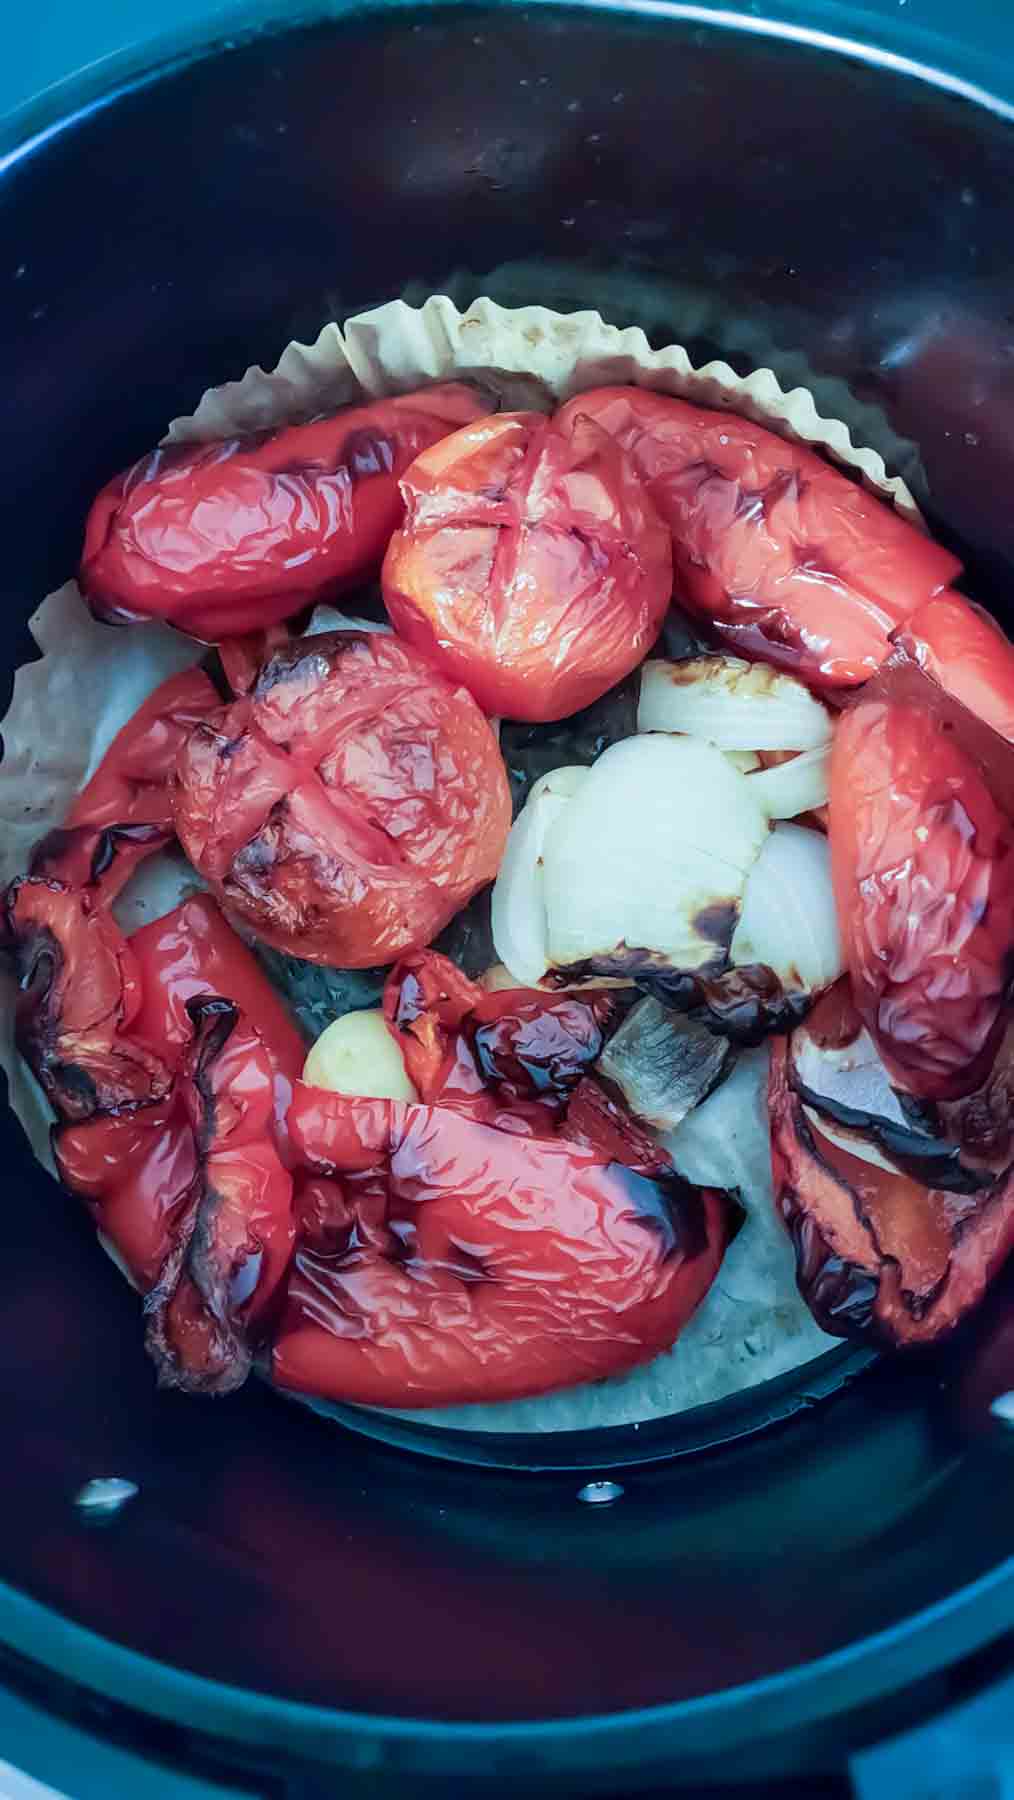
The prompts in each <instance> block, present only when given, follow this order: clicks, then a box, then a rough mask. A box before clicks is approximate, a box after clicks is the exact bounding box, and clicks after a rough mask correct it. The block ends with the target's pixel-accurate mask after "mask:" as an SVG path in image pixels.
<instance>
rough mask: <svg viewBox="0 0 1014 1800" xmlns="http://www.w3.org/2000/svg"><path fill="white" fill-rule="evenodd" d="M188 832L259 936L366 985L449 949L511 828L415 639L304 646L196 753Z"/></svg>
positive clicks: (185, 757)
mask: <svg viewBox="0 0 1014 1800" xmlns="http://www.w3.org/2000/svg"><path fill="white" fill-rule="evenodd" d="M175 813H176V827H177V831H178V834H179V837H180V841H181V842H182V844H183V847H184V849H185V850H186V852H187V854H188V856H189V857H190V859H191V861H192V862H193V863H194V864H195V866H196V867H197V868H198V869H199V870H200V872H201V874H202V875H203V876H204V877H205V879H206V880H207V881H208V882H209V883H210V884H211V886H212V888H213V889H214V890H215V892H216V893H217V894H218V896H219V897H220V899H221V900H222V901H223V902H224V903H225V904H226V905H227V906H228V907H229V908H230V909H231V910H232V911H233V912H234V913H236V914H238V915H239V917H240V918H242V919H244V920H245V921H246V922H247V924H249V925H250V926H251V927H252V929H253V930H254V931H256V932H257V933H258V935H259V936H261V937H263V938H264V939H266V941H267V942H268V943H271V944H274V945H276V946H277V947H278V948H279V949H281V950H286V951H289V952H291V953H292V954H293V955H295V956H301V957H304V958H306V959H307V960H308V961H310V962H321V963H328V964H331V965H334V966H337V967H345V968H362V967H367V966H370V965H372V964H375V963H383V962H390V961H393V960H394V958H395V957H396V956H398V955H400V954H401V953H402V952H403V951H406V950H410V949H415V948H418V947H419V946H421V945H423V944H426V943H428V942H429V941H430V939H431V938H433V937H435V936H436V934H437V932H439V931H440V930H441V929H442V927H443V926H444V925H446V924H447V922H448V920H449V919H451V918H452V917H453V915H454V914H455V913H456V912H458V911H459V910H460V908H461V907H463V906H464V905H465V904H466V903H467V901H468V900H470V899H471V897H472V895H473V894H474V893H475V892H476V891H477V889H478V888H480V887H482V886H484V884H485V883H486V882H488V881H491V880H492V879H493V876H494V875H495V874H496V872H497V869H498V868H499V865H500V860H501V857H502V855H503V850H504V845H505V843H506V839H507V832H508V829H509V826H510V814H511V807H510V794H509V790H508V784H507V776H506V773H505V770H504V766H503V760H502V758H501V756H500V751H499V748H498V746H497V742H496V738H495V737H494V735H493V732H492V731H491V729H490V726H489V724H488V723H487V721H486V719H485V718H484V717H483V715H482V713H481V712H480V711H479V708H478V707H477V706H476V704H475V702H474V700H473V699H472V698H471V696H470V695H469V694H468V693H466V692H465V690H464V689H463V688H456V687H453V686H452V685H451V684H450V682H448V681H447V680H445V678H444V677H443V676H442V675H439V674H437V673H436V672H435V671H434V670H433V669H431V668H430V667H429V665H428V664H427V663H426V662H425V661H424V660H423V658H421V657H420V656H418V655H417V654H416V653H415V652H414V651H412V650H411V649H409V648H408V647H407V646H406V645H404V644H402V643H400V642H399V641H398V639H397V638H394V637H392V636H388V635H384V634H382V633H379V632H377V633H370V634H362V635H360V634H356V633H351V632H337V633H334V634H329V635H326V636H321V637H314V638H304V639H299V640H297V641H296V642H294V643H293V644H291V645H289V646H287V647H286V648H285V649H283V650H280V651H279V652H278V653H277V654H276V655H275V656H274V657H273V658H272V659H271V661H270V662H268V663H267V664H266V666H265V667H264V669H263V670H262V672H261V675H260V677H259V679H258V682H257V685H256V687H255V688H254V690H253V692H252V694H251V695H249V696H248V697H246V698H244V699H241V700H238V701H236V702H235V703H234V704H233V705H232V706H230V707H227V708H223V709H222V710H221V712H220V713H219V714H218V715H216V716H215V717H214V718H213V719H211V720H209V721H208V722H207V723H206V724H204V725H199V726H197V727H196V729H195V730H194V731H193V732H192V733H191V736H190V738H189V740H188V741H187V743H186V744H185V745H184V748H183V750H182V752H181V754H180V758H179V762H178V764H177V770H176V788H175Z"/></svg>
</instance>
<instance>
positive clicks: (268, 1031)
mask: <svg viewBox="0 0 1014 1800" xmlns="http://www.w3.org/2000/svg"><path fill="white" fill-rule="evenodd" d="M129 953H130V955H131V957H132V958H133V960H134V963H135V965H136V972H137V975H138V978H139V990H140V995H141V998H140V1004H139V1006H138V1007H137V1010H136V1012H135V1013H134V1016H133V1019H132V1021H131V1029H130V1041H131V1042H132V1043H133V1042H136V1041H142V1042H144V1043H145V1044H150V1045H157V1046H158V1048H159V1051H160V1053H161V1056H162V1058H163V1059H164V1061H165V1063H166V1065H167V1067H169V1068H171V1069H174V1070H179V1068H180V1066H181V1064H182V1062H183V1061H184V1059H185V1056H186V1055H187V1054H188V1053H189V1049H190V1045H191V1043H192V1040H193V1035H194V1026H193V1019H192V1017H191V1013H190V1006H191V1004H192V1003H193V1002H195V1001H198V1000H210V999H211V998H212V997H223V996H224V998H225V999H226V1000H228V1001H231V1002H232V1003H233V1005H234V1006H236V1007H238V1008H239V1009H240V1011H241V1013H242V1016H243V1021H244V1030H245V1031H246V1032H247V1034H248V1035H249V1031H250V1029H251V1028H252V1030H253V1031H255V1032H256V1034H257V1039H258V1045H259V1048H258V1052H257V1058H258V1059H259V1058H260V1057H261V1056H266V1057H267V1059H268V1061H269V1063H270V1065H271V1071H272V1083H273V1088H274V1122H273V1129H272V1134H271V1135H272V1141H273V1143H274V1145H275V1148H276V1149H277V1151H278V1154H279V1156H280V1157H281V1158H282V1160H283V1161H284V1162H287V1161H288V1160H289V1155H290V1152H289V1143H288V1131H287V1126H286V1114H287V1112H288V1109H289V1104H290V1101H291V1099H292V1092H293V1087H294V1085H295V1083H296V1081H297V1080H298V1079H299V1074H300V1070H301V1069H302V1065H303V1059H304V1056H305V1048H304V1045H303V1040H302V1038H301V1036H300V1034H299V1032H298V1031H297V1029H296V1027H295V1025H294V1024H293V1022H292V1020H291V1019H290V1017H289V1015H288V1013H287V1012H286V1010H285V1007H284V1005H283V1003H282V1001H281V1000H280V999H279V997H278V995H277V993H276V992H275V990H274V988H273V987H272V986H271V983H270V982H269V981H268V979H267V977H266V976H265V975H264V974H263V973H262V972H261V969H260V967H259V965H258V963H257V961H256V958H255V957H254V956H253V955H252V954H251V952H250V951H249V950H248V949H247V948H246V945H245V944H243V943H242V942H241V940H240V939H239V938H238V937H237V936H236V934H235V932H234V931H232V930H231V928H230V927H229V926H228V925H227V924H226V922H225V920H224V919H223V918H222V915H221V913H220V912H219V911H218V908H217V907H216V905H215V903H214V901H213V900H211V899H210V898H209V897H208V895H206V894H199V895H195V897H194V898H193V899H191V900H187V901H185V902H184V903H183V905H182V906H179V907H177V908H176V910H175V911H174V912H171V913H168V914H167V915H166V916H165V918H162V919H156V920H154V921H153V923H152V924H151V925H145V926H144V927H143V928H142V929H141V930H140V931H137V932H135V933H134V935H133V936H132V937H131V938H130V940H129ZM237 1041H240V1040H239V1038H238V1037H237ZM257 1068H259V1061H258V1060H257V1059H255V1067H254V1076H255V1079H259V1077H258V1076H257ZM54 1153H55V1155H56V1160H57V1164H58V1166H59V1169H60V1176H61V1179H62V1181H63V1182H64V1185H65V1186H67V1187H69V1188H71V1189H72V1190H73V1192H75V1193H78V1194H81V1195H82V1197H83V1198H84V1199H86V1200H87V1201H88V1202H89V1204H90V1206H91V1209H92V1211H93V1214H94V1216H95V1222H96V1225H97V1227H98V1229H99V1230H100V1231H101V1232H102V1234H103V1236H104V1237H105V1238H106V1240H107V1241H108V1243H109V1244H110V1245H111V1246H112V1248H113V1249H114V1250H115V1252H116V1254H117V1256H118V1258H119V1260H120V1261H121V1262H122V1263H123V1264H124V1265H125V1266H126V1267H127V1269H128V1271H129V1273H130V1276H131V1279H132V1280H133V1282H134V1284H135V1286H137V1287H139V1288H140V1289H141V1290H142V1292H145V1293H147V1291H148V1290H149V1289H150V1288H151V1287H153V1286H154V1284H155V1282H156V1280H157V1279H158V1276H159V1273H160V1271H161V1269H162V1267H163V1265H164V1263H165V1261H166V1259H167V1257H168V1256H169V1253H170V1250H171V1249H172V1246H173V1243H174V1241H175V1232H176V1226H177V1222H178V1219H179V1215H180V1213H181V1210H182V1208H183V1204H184V1202H185V1201H186V1200H187V1198H188V1195H189V1192H190V1188H191V1184H192V1182H193V1179H194V1175H195V1171H196V1166H197V1152H196V1149H195V1146H194V1133H193V1129H192V1127H191V1124H190V1119H189V1115H188V1112H187V1109H186V1106H185V1104H184V1102H183V1097H182V1088H181V1082H180V1080H179V1079H178V1080H177V1081H176V1083H175V1086H174V1087H173V1089H172V1091H171V1092H170V1093H169V1094H167V1095H166V1096H165V1098H163V1099H161V1100H160V1101H158V1102H157V1103H156V1104H153V1105H150V1106H142V1107H139V1108H137V1109H136V1110H132V1111H130V1112H129V1113H126V1114H124V1113H123V1112H122V1111H121V1112H118V1113H112V1114H106V1115H102V1116H97V1117H93V1118H90V1119H89V1120H87V1122H85V1123H83V1124H80V1125H76V1126H73V1127H68V1128H66V1129H64V1130H60V1131H57V1132H56V1133H55V1135H54Z"/></svg>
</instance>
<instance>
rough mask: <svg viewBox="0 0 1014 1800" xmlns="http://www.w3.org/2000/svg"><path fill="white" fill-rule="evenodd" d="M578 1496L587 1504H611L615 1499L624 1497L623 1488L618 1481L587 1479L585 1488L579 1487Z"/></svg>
mask: <svg viewBox="0 0 1014 1800" xmlns="http://www.w3.org/2000/svg"><path fill="white" fill-rule="evenodd" d="M577 1497H578V1499H579V1500H583V1501H584V1502H585V1505H586V1506H611V1505H612V1504H613V1501H614V1500H621V1499H622V1498H623V1488H622V1487H621V1485H620V1483H619V1482H618V1481H586V1482H585V1484H584V1487H583V1488H578V1490H577Z"/></svg>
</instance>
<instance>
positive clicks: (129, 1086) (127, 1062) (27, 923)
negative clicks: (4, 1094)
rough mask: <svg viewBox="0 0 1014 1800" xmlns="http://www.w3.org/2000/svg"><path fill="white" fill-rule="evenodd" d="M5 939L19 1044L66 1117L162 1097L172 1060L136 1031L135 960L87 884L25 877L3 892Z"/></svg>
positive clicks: (138, 989) (86, 1115) (137, 990)
mask: <svg viewBox="0 0 1014 1800" xmlns="http://www.w3.org/2000/svg"><path fill="white" fill-rule="evenodd" d="M3 938H4V942H5V946H6V948H7V949H8V950H9V952H10V954H11V956H12V959H13V963H14V970H15V975H16V977H17V982H18V989H19V992H18V998H17V1010H16V1021H15V1030H16V1036H17V1043H18V1049H19V1050H20V1052H21V1054H22V1056H23V1057H24V1059H25V1061H26V1062H27V1063H28V1065H29V1067H30V1068H31V1069H32V1070H33V1072H34V1074H35V1076H36V1079H37V1080H38V1082H39V1083H40V1085H41V1087H42V1088H43V1090H44V1092H45V1094H46V1096H47V1098H48V1099H49V1101H50V1102H51V1104H52V1105H53V1107H54V1108H55V1110H56V1111H57V1113H58V1114H59V1115H60V1116H61V1117H62V1118H65V1119H86V1118H89V1117H90V1116H91V1115H92V1114H93V1113H96V1112H113V1111H116V1110H118V1109H119V1108H122V1107H133V1106H136V1105H138V1104H140V1103H142V1102H144V1101H148V1100H160V1099H162V1098H164V1096H165V1095H166V1094H167V1093H168V1091H169V1086H170V1083H171V1079H172V1063H171V1061H170V1060H168V1059H167V1057H166V1055H165V1054H164V1051H165V1046H164V1045H160V1044H158V1043H156V1044H154V1045H148V1044H146V1043H144V1042H143V1041H142V1040H141V1039H140V1038H139V1037H137V1035H136V1034H135V1032H134V1022H135V1020H136V1018H137V1013H138V1009H139V1007H140V1004H141V987H140V975H139V971H138V967H137V959H136V957H135V956H134V953H133V951H132V950H131V948H130V946H129V945H128V943H127V940H126V938H125V937H124V936H123V933H122V932H121V931H120V929H119V926H118V925H117V924H116V921H115V920H114V919H113V918H112V917H111V916H110V915H109V913H107V912H106V911H105V910H104V909H103V908H102V907H101V906H99V905H98V904H96V903H95V902H94V901H93V900H92V899H91V898H90V897H89V896H88V894H86V893H85V892H83V891H82V890H79V889H70V888H66V887H64V886H63V885H62V884H61V883H60V882H57V881H42V880H38V879H34V878H30V877H26V878H25V879H24V880H22V881H15V882H13V883H12V884H11V886H10V887H9V888H8V889H7V892H6V894H5V895H4V901H3Z"/></svg>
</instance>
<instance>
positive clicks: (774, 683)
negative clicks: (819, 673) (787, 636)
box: [637, 656, 831, 750]
mask: <svg viewBox="0 0 1014 1800" xmlns="http://www.w3.org/2000/svg"><path fill="white" fill-rule="evenodd" d="M637 729H638V731H679V732H685V733H686V734H687V736H689V737H698V738H703V739H704V740H705V742H706V743H709V744H714V745H715V746H716V747H717V748H718V749H719V750H815V749H817V748H818V746H819V745H821V744H826V743H828V742H830V738H831V715H830V713H829V712H828V710H827V708H826V706H823V705H822V704H821V702H820V701H819V700H817V699H816V698H815V697H814V695H813V694H811V693H810V691H809V689H808V688H805V687H804V686H803V684H802V682H801V681H797V680H796V679H795V677H794V676H792V675H785V674H783V673H782V671H781V670H779V669H772V668H771V667H770V666H769V665H768V664H767V663H748V662H744V661H742V659H741V658H740V657H738V656H695V657H690V658H689V659H688V660H687V661H685V662H647V663H645V665H644V668H643V670H642V672H641V695H640V701H639V703H638V708H637Z"/></svg>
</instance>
